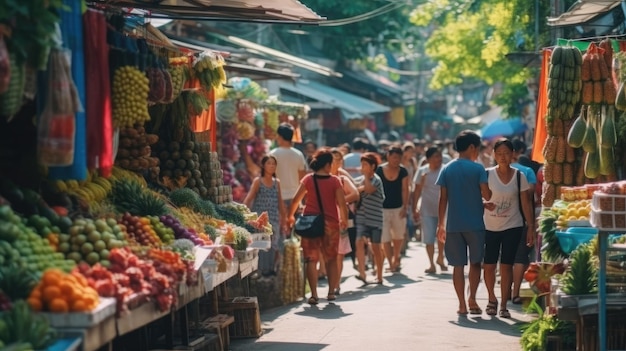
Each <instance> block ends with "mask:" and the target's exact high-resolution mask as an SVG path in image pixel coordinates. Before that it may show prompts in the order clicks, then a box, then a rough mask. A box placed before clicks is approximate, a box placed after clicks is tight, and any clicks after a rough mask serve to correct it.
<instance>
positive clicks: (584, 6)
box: [548, 0, 622, 26]
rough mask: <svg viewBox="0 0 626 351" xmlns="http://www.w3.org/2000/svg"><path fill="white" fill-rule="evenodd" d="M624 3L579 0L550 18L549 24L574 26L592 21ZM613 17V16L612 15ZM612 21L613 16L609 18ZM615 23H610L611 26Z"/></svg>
mask: <svg viewBox="0 0 626 351" xmlns="http://www.w3.org/2000/svg"><path fill="white" fill-rule="evenodd" d="M621 3H622V1H621V0H604V1H598V0H579V1H578V2H576V3H575V4H574V5H572V7H571V8H570V9H569V10H568V11H567V12H564V13H562V14H561V15H559V16H558V17H552V18H548V25H549V26H572V25H577V24H582V23H586V22H589V21H591V20H592V19H594V18H595V17H598V16H602V15H604V14H605V13H607V12H609V11H611V10H613V9H614V8H616V7H617V6H619V5H620V4H621ZM610 17H612V16H610ZM607 20H609V21H611V22H612V18H610V19H607ZM613 24H614V23H608V24H607V25H609V26H611V25H613Z"/></svg>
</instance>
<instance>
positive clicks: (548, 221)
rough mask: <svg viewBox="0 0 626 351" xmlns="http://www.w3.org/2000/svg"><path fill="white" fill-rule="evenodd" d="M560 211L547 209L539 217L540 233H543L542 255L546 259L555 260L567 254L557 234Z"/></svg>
mask: <svg viewBox="0 0 626 351" xmlns="http://www.w3.org/2000/svg"><path fill="white" fill-rule="evenodd" d="M558 216H559V213H558V212H556V211H554V210H553V209H545V210H544V211H543V212H541V216H540V217H539V228H538V229H539V233H541V241H542V243H543V246H542V247H541V255H542V256H543V258H544V259H545V260H546V261H550V262H555V261H559V260H560V259H562V258H563V257H567V254H566V253H565V252H563V249H562V248H561V244H560V243H559V238H558V237H557V235H556V230H557V220H558Z"/></svg>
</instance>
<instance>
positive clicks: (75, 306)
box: [72, 300, 89, 312]
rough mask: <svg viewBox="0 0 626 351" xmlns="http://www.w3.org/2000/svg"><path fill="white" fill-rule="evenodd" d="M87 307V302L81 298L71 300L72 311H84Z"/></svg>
mask: <svg viewBox="0 0 626 351" xmlns="http://www.w3.org/2000/svg"><path fill="white" fill-rule="evenodd" d="M88 310H89V308H88V307H87V304H86V303H85V301H83V300H74V302H72V311H73V312H85V311H88Z"/></svg>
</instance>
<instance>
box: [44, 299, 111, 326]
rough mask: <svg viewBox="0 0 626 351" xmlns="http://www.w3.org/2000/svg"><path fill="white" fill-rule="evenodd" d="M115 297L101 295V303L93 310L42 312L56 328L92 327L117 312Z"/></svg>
mask: <svg viewBox="0 0 626 351" xmlns="http://www.w3.org/2000/svg"><path fill="white" fill-rule="evenodd" d="M115 303H116V302H115V298H112V297H101V298H100V304H99V305H98V307H96V309H95V310H93V311H91V312H85V313H83V312H68V313H49V312H42V313H41V315H43V316H44V317H46V318H47V319H48V321H49V322H50V325H51V326H52V327H55V328H87V327H92V326H94V325H96V324H98V323H100V322H102V321H103V320H105V319H106V318H108V317H110V316H112V315H114V314H115Z"/></svg>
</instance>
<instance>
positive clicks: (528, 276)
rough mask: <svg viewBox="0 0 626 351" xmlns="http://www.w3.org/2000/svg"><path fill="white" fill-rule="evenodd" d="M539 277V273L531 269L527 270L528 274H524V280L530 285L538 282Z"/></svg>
mask: <svg viewBox="0 0 626 351" xmlns="http://www.w3.org/2000/svg"><path fill="white" fill-rule="evenodd" d="M537 276H538V274H537V271H536V270H534V269H530V268H529V269H527V270H526V272H525V273H524V279H525V280H526V281H527V282H529V283H532V282H534V281H535V280H537Z"/></svg>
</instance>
